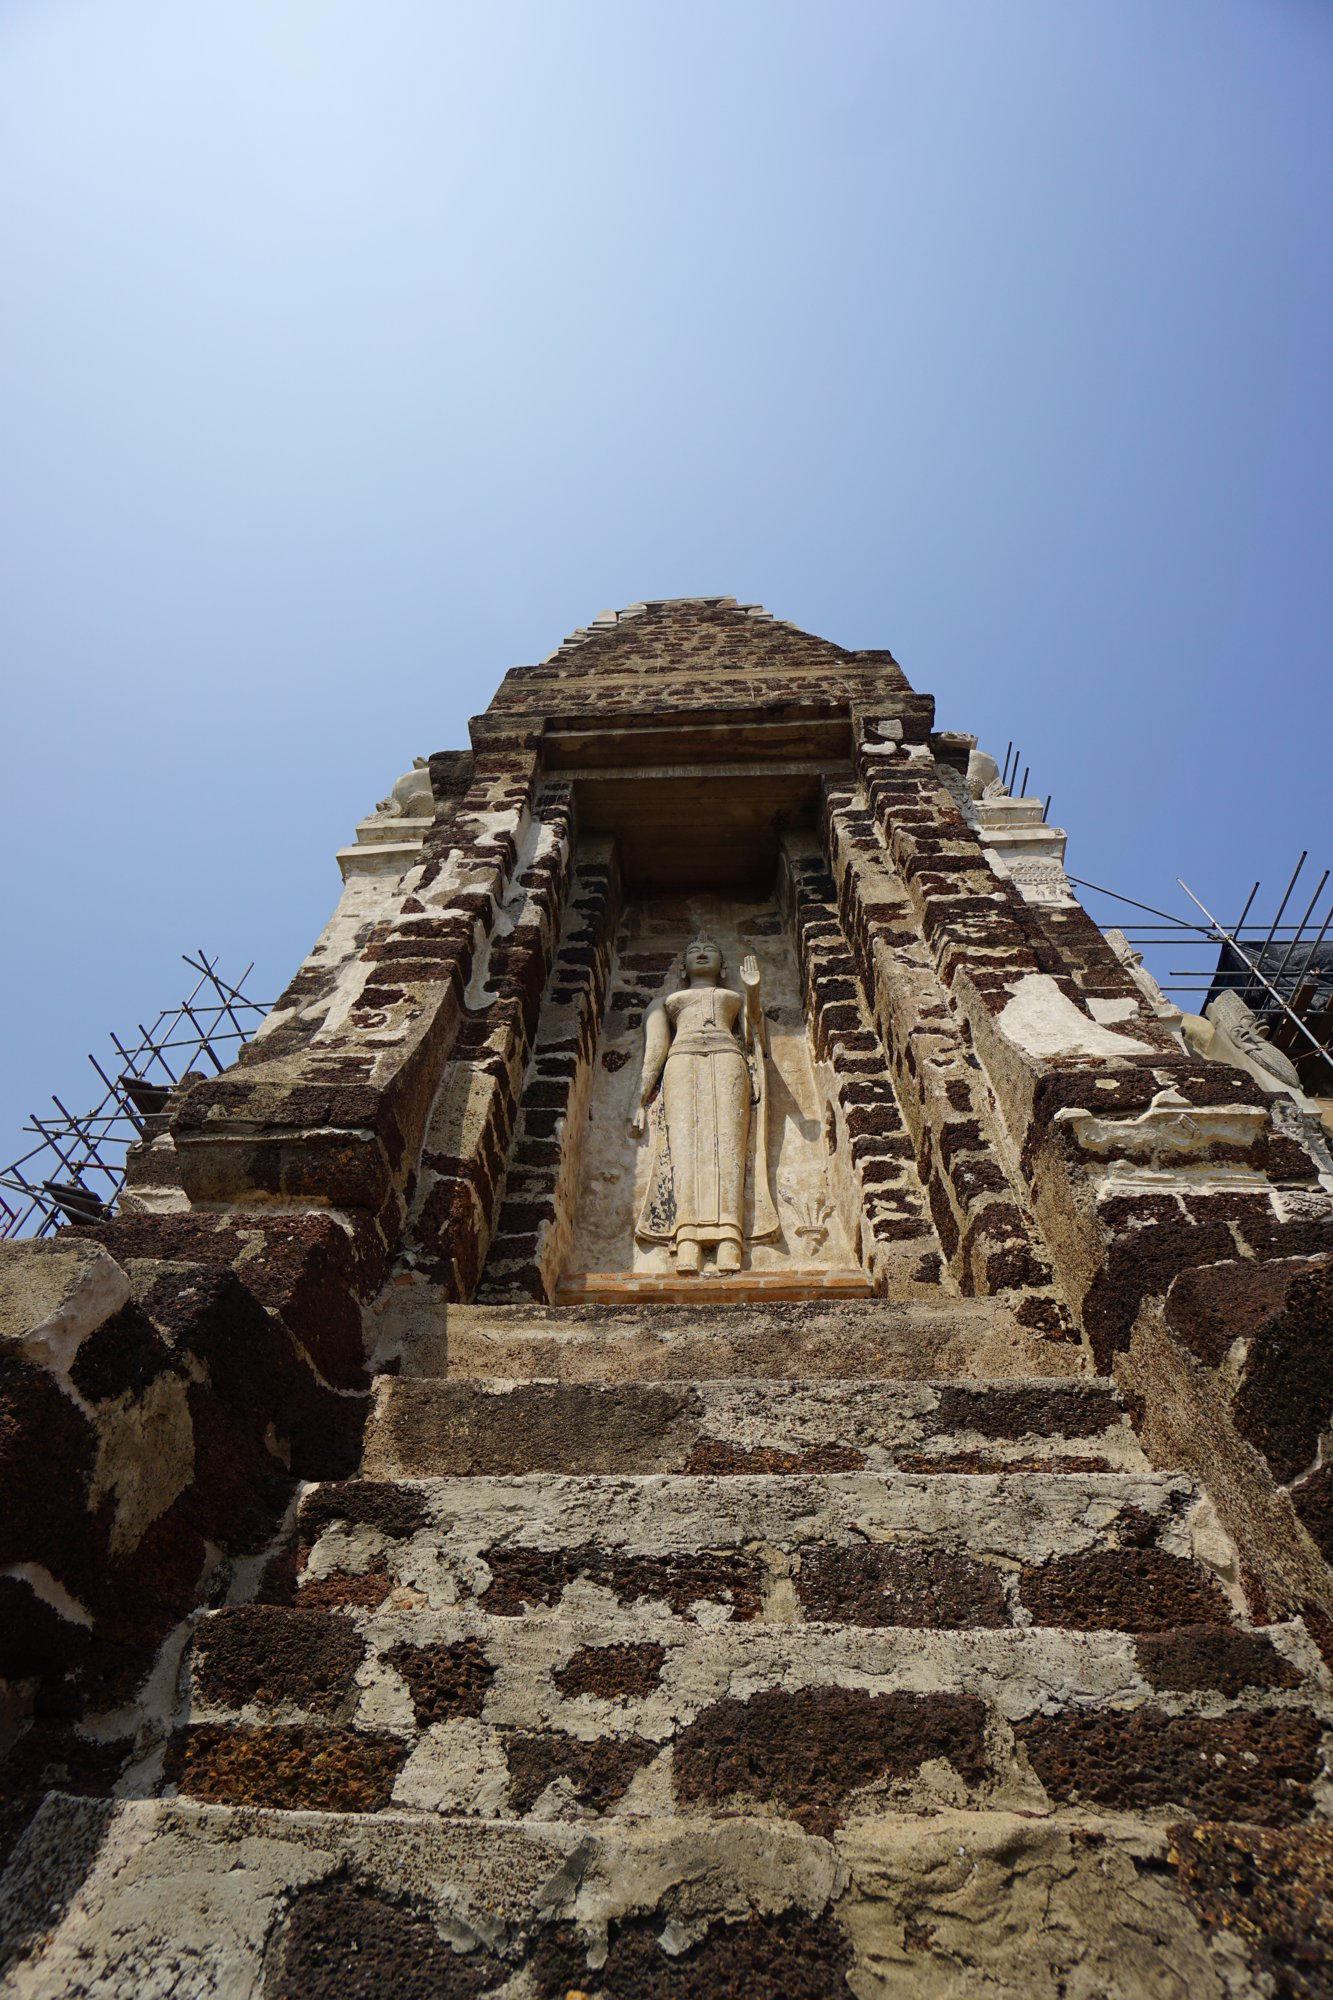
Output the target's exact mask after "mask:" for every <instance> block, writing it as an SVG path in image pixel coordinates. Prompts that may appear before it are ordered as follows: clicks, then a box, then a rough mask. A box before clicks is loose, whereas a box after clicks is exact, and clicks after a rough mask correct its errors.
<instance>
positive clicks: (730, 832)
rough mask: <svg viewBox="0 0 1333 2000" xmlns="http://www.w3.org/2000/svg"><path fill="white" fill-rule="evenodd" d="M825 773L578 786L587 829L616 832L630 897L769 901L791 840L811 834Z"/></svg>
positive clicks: (678, 777)
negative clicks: (791, 835) (788, 836)
mask: <svg viewBox="0 0 1333 2000" xmlns="http://www.w3.org/2000/svg"><path fill="white" fill-rule="evenodd" d="M822 776H823V771H822V770H821V768H819V767H817V766H815V765H813V764H812V765H808V766H801V765H795V764H793V765H789V766H784V767H780V768H776V769H759V770H753V771H736V772H730V771H725V770H724V771H720V772H719V771H716V770H711V771H709V770H690V769H688V768H685V769H679V770H672V771H663V772H650V773H639V774H629V773H626V774H623V775H622V774H621V773H619V772H615V771H611V772H607V773H598V774H597V775H595V776H588V777H583V778H580V779H578V780H577V782H576V783H575V785H574V801H575V812H576V816H577V823H578V826H579V829H580V831H581V832H586V833H603V834H613V835H615V836H616V838H617V839H618V841H619V845H620V863H621V869H622V873H623V877H624V882H625V890H626V893H627V895H630V896H633V897H645V896H656V895H663V894H670V893H673V892H675V893H679V892H681V891H692V892H694V893H695V894H707V893H710V892H711V893H722V892H725V893H729V894H731V895H735V896H743V897H749V898H753V899H755V900H760V899H763V898H768V897H771V896H772V894H773V889H774V884H775V882H776V880H777V876H778V862H779V854H780V849H781V843H782V836H783V834H784V833H786V832H789V831H794V830H797V829H806V828H814V827H815V826H816V825H817V824H818V820H819V807H820V784H821V778H822Z"/></svg>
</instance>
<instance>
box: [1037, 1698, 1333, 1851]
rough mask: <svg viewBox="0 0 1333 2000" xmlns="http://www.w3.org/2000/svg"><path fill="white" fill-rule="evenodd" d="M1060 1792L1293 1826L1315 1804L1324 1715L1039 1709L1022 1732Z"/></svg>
mask: <svg viewBox="0 0 1333 2000" xmlns="http://www.w3.org/2000/svg"><path fill="white" fill-rule="evenodd" d="M1015 1733H1016V1735H1017V1737H1018V1739H1019V1742H1020V1743H1021V1744H1022V1746H1023V1748H1024V1749H1025V1750H1026V1752H1027V1754H1028V1757H1029V1759H1030V1761H1031V1764H1032V1768H1033V1770H1034V1771H1035V1772H1036V1774H1037V1776H1038V1778H1039V1779H1040V1780H1041V1782H1042V1784H1043V1785H1044V1786H1045V1787H1046V1789H1047V1791H1048V1792H1049V1793H1050V1795H1051V1797H1052V1798H1053V1799H1057V1800H1060V1801H1061V1802H1062V1803H1065V1804H1068V1805H1079V1806H1098V1807H1109V1808H1111V1809H1112V1810H1115V1811H1126V1812H1146V1811H1150V1810H1152V1809H1153V1808H1155V1807H1173V1808H1174V1809H1175V1810H1177V1811H1184V1812H1187V1813H1192V1814H1197V1815H1198V1816H1199V1817H1201V1818H1207V1819H1237V1820H1255V1821H1258V1822H1260V1823H1267V1824H1269V1825H1273V1826H1286V1825H1289V1824H1290V1823H1291V1822H1292V1821H1294V1820H1300V1819H1304V1818H1305V1817H1306V1815H1307V1814H1308V1813H1309V1812H1310V1811H1311V1809H1312V1807H1313V1804H1314V1796H1313V1793H1312V1791H1311V1786H1312V1784H1313V1782H1314V1780H1315V1778H1316V1777H1317V1776H1318V1772H1319V1741H1320V1736H1321V1729H1320V1725H1319V1720H1318V1717H1317V1716H1315V1715H1313V1714H1312V1713H1311V1711H1310V1710H1309V1709H1307V1708H1278V1709H1264V1710H1261V1711H1258V1712H1252V1711H1244V1712H1240V1713H1234V1714H1230V1715H1221V1716H1195V1715H1168V1714H1166V1713H1165V1712H1164V1711H1163V1710H1162V1709H1159V1708H1151V1707H1145V1708H1139V1709H1135V1710H1133V1711H1132V1712H1131V1713H1129V1714H1110V1715H1105V1714H1096V1713H1092V1714H1063V1715H1051V1716H1046V1715H1041V1716H1032V1717H1030V1718H1029V1719H1028V1720H1026V1721H1024V1722H1020V1723H1019V1724H1018V1725H1017V1728H1016V1731H1015Z"/></svg>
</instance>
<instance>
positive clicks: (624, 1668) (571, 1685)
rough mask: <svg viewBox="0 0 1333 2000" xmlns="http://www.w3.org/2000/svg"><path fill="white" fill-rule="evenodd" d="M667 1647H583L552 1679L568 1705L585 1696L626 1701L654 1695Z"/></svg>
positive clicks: (652, 1644) (645, 1644)
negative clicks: (640, 1696) (568, 1702)
mask: <svg viewBox="0 0 1333 2000" xmlns="http://www.w3.org/2000/svg"><path fill="white" fill-rule="evenodd" d="M665 1659H666V1648H665V1646H659V1645H658V1644H657V1642H656V1640H653V1639H644V1640H640V1641H638V1642H627V1643H625V1644H624V1645H618V1646H580V1647H579V1649H578V1651H577V1652H576V1653H574V1654H573V1655H572V1656H571V1657H570V1659H569V1660H567V1661H566V1663H565V1665H564V1666H563V1667H557V1668H556V1670H555V1672H554V1673H553V1674H552V1675H551V1679H552V1680H553V1681H554V1682H555V1685H556V1686H557V1687H558V1688H559V1690H560V1692H561V1694H562V1695H564V1697H565V1699H566V1700H567V1701H572V1700H574V1699H576V1698H577V1697H578V1696H579V1695H582V1694H591V1695H597V1696H598V1697H599V1698H600V1699H601V1700H603V1701H625V1700H628V1699H631V1698H632V1697H634V1696H637V1695H645V1694H651V1693H652V1691H653V1689H654V1688H655V1687H656V1686H657V1685H658V1683H659V1681H660V1680H661V1678H662V1666H663V1662H664V1661H665Z"/></svg>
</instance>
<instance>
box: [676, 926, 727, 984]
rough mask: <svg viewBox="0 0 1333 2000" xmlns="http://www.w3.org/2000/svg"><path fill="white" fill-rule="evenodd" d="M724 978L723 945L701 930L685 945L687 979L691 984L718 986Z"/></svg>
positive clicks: (687, 982)
mask: <svg viewBox="0 0 1333 2000" xmlns="http://www.w3.org/2000/svg"><path fill="white" fill-rule="evenodd" d="M721 978H722V947H721V945H719V944H716V943H715V942H714V940H713V939H712V938H710V937H708V936H706V935H705V934H704V932H703V931H700V933H699V935H698V937H697V938H692V939H691V941H690V943H689V944H687V945H686V947H685V980H686V984H687V985H690V986H716V985H718V984H719V983H720V981H721Z"/></svg>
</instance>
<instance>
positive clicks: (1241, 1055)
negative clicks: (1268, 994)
mask: <svg viewBox="0 0 1333 2000" xmlns="http://www.w3.org/2000/svg"><path fill="white" fill-rule="evenodd" d="M1185 1040H1186V1041H1187V1042H1188V1043H1189V1045H1190V1047H1191V1048H1192V1049H1193V1050H1194V1051H1195V1053H1196V1054H1198V1055H1201V1056H1207V1057H1208V1058H1209V1060H1210V1061H1212V1062H1225V1063H1231V1064H1232V1066H1233V1067H1234V1068H1236V1069H1243V1070H1246V1071H1248V1073H1249V1074H1250V1075H1251V1076H1252V1077H1253V1078H1254V1080H1255V1082H1256V1083H1257V1084H1258V1085H1259V1086H1260V1088H1261V1089H1263V1090H1268V1091H1274V1090H1294V1091H1296V1092H1298V1093H1299V1092H1300V1088H1301V1080H1300V1078H1299V1076H1298V1075H1297V1074H1296V1070H1295V1067H1294V1065H1293V1064H1292V1063H1291V1062H1290V1061H1288V1059H1287V1057H1286V1056H1284V1055H1283V1053H1282V1051H1281V1049H1275V1048H1274V1047H1273V1044H1272V1043H1271V1042H1270V1041H1268V1040H1267V1039H1266V1037H1265V1035H1264V1032H1263V1030H1262V1028H1261V1027H1260V1026H1259V1023H1258V1020H1257V1019H1256V1018H1255V1015H1254V1014H1253V1012H1252V1011H1251V1010H1250V1008H1248V1007H1247V1006H1246V1005H1245V1002H1244V1001H1243V1000H1242V999H1241V997H1240V995H1239V993H1219V994H1218V995H1217V998H1216V999H1215V1000H1210V1001H1209V1002H1208V1005H1207V1006H1206V1007H1205V1008H1204V1010H1203V1013H1202V1014H1186V1016H1185Z"/></svg>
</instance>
